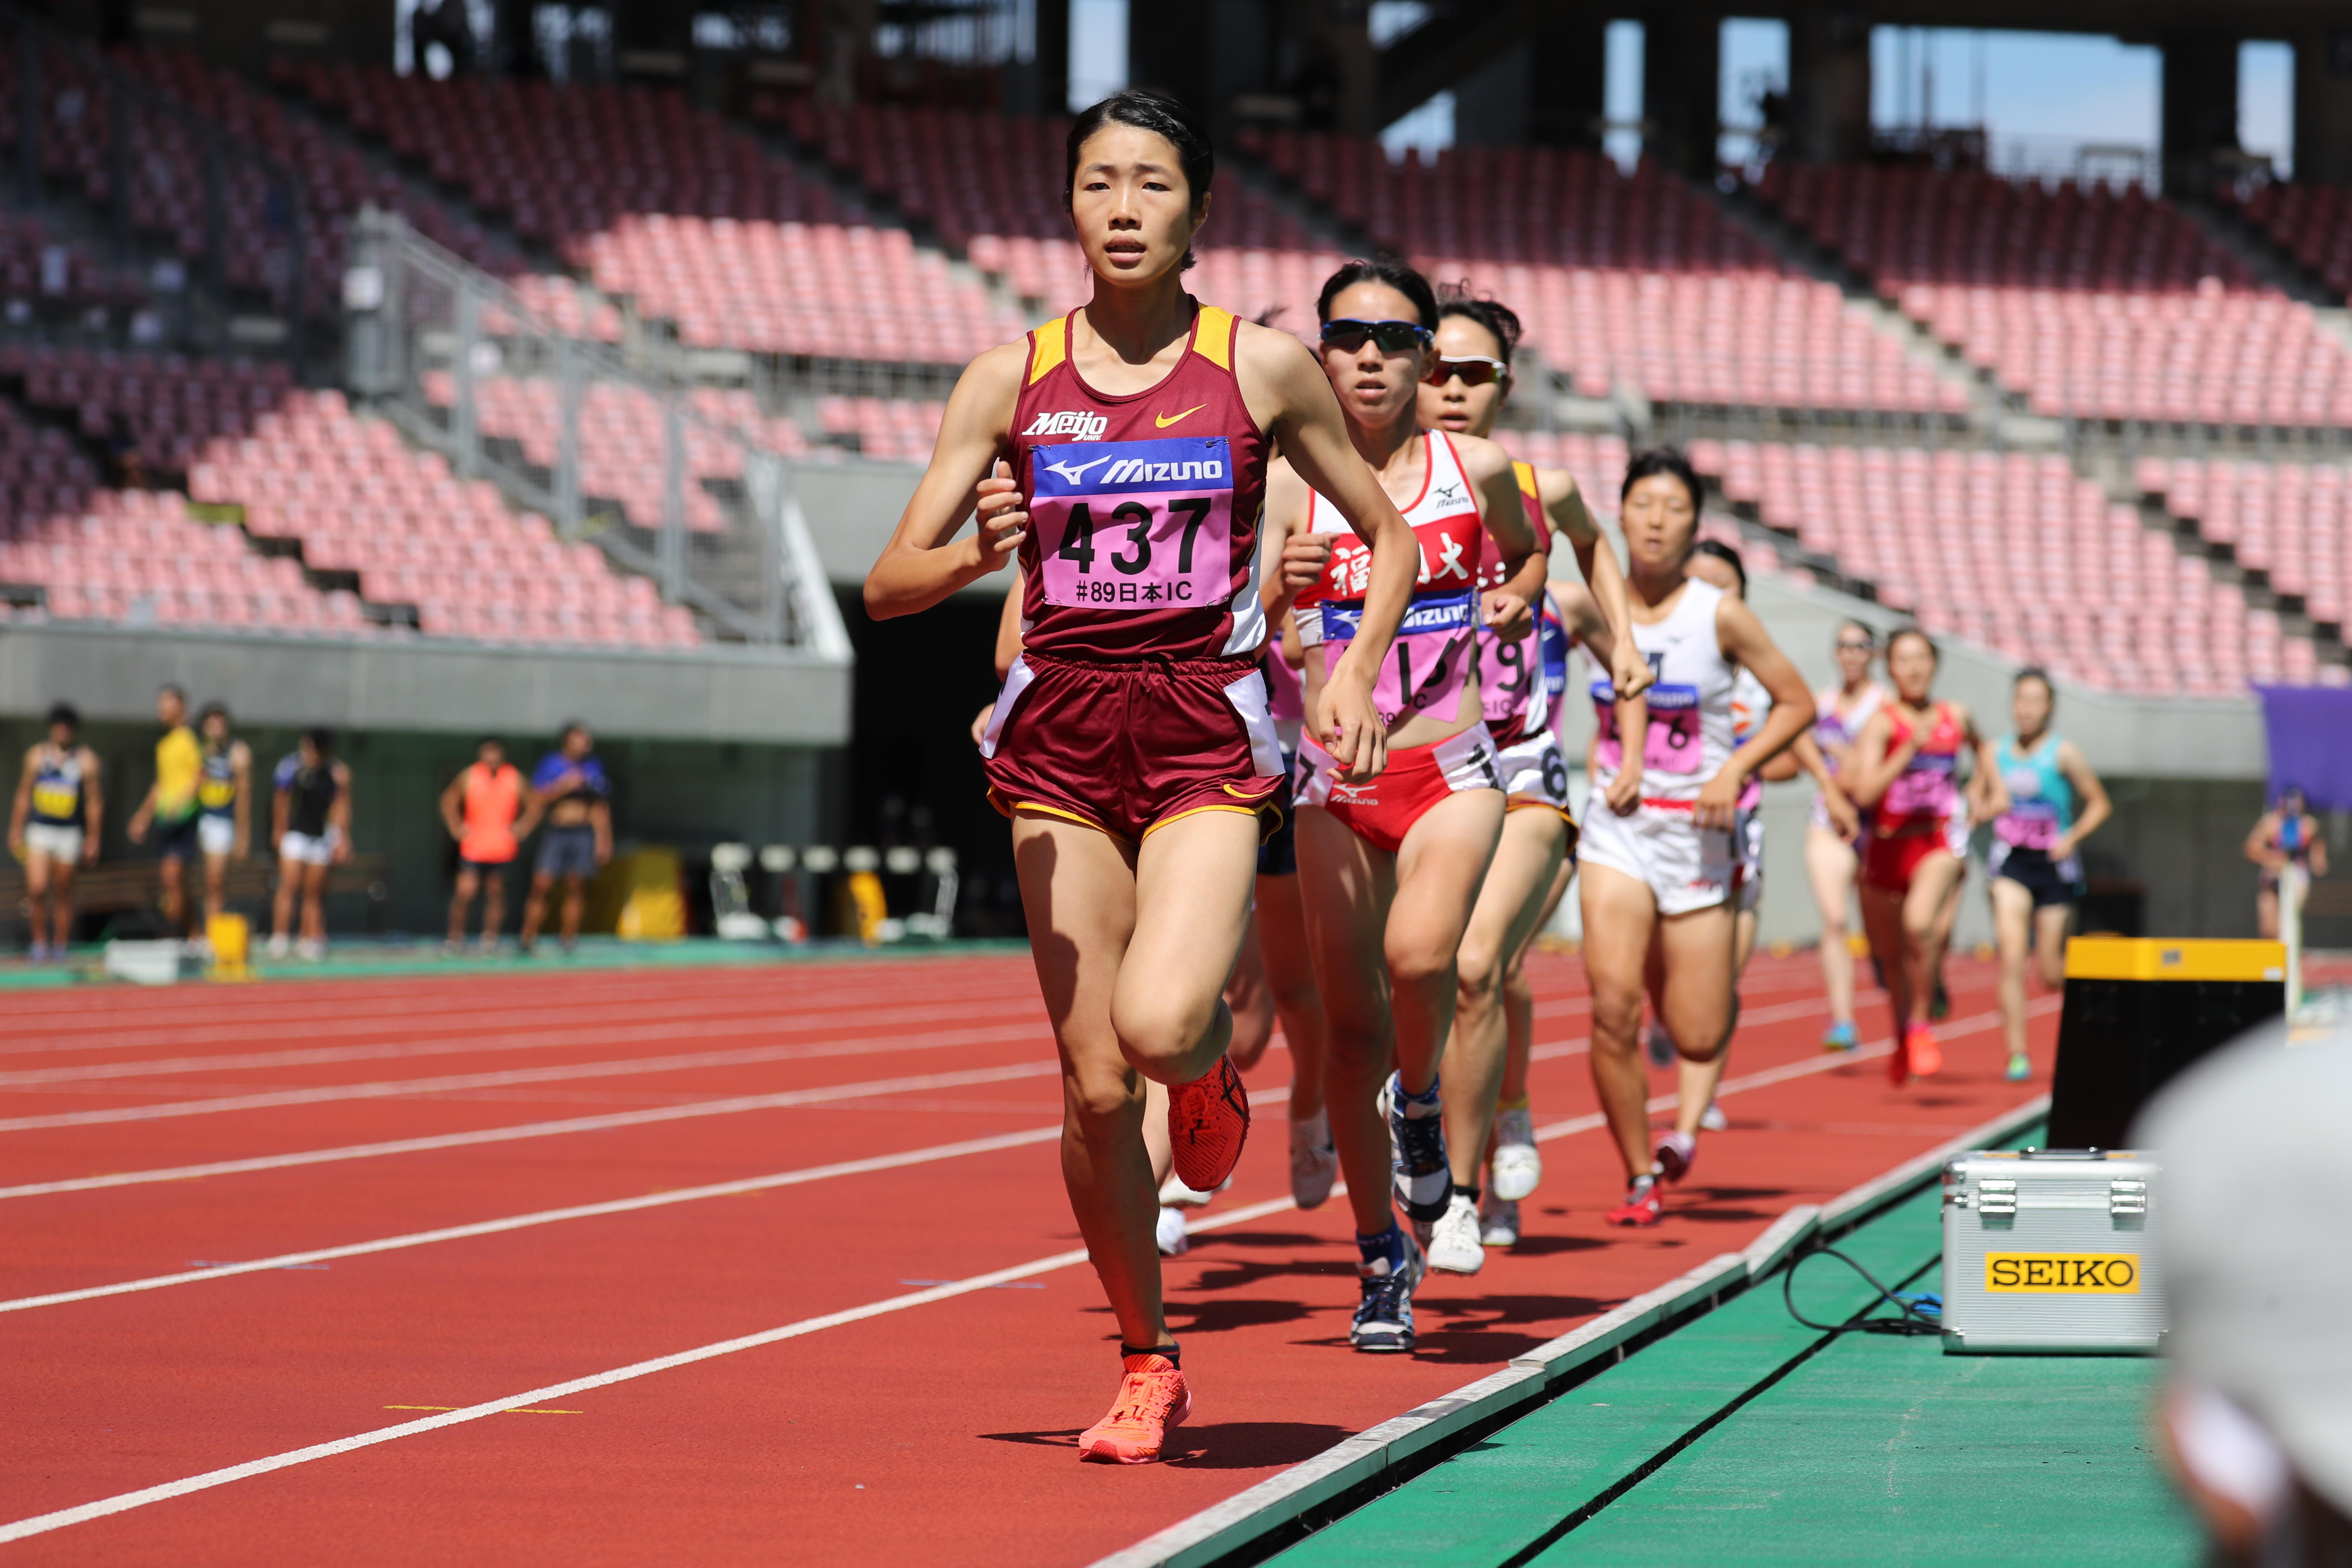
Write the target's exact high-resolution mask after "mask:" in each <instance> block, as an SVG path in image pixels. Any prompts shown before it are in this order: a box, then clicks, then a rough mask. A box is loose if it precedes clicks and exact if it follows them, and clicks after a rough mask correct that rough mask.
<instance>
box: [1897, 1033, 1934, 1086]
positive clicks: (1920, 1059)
mask: <svg viewBox="0 0 2352 1568" xmlns="http://www.w3.org/2000/svg"><path fill="white" fill-rule="evenodd" d="M1903 1049H1904V1054H1905V1055H1906V1056H1908V1057H1909V1058H1911V1070H1912V1071H1913V1072H1915V1073H1916V1074H1918V1075H1919V1076H1920V1077H1921V1078H1933V1077H1935V1076H1936V1075H1937V1073H1939V1072H1941V1071H1943V1070H1944V1047H1941V1046H1939V1045H1937V1043H1936V1031H1935V1030H1933V1029H1931V1028H1929V1027H1927V1025H1925V1024H1914V1025H1912V1026H1911V1027H1910V1028H1909V1029H1907V1030H1906V1031H1905V1032H1904V1035H1903Z"/></svg>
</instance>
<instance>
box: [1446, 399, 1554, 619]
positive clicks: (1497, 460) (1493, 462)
mask: <svg viewBox="0 0 2352 1568" xmlns="http://www.w3.org/2000/svg"><path fill="white" fill-rule="evenodd" d="M1454 445H1455V447H1456V448H1457V449H1466V455H1467V456H1468V457H1469V458H1470V460H1471V461H1472V462H1473V463H1475V464H1476V465H1478V466H1479V471H1477V472H1476V473H1475V479H1477V482H1478V502H1479V507H1478V510H1480V511H1481V512H1483V513H1485V514H1486V515H1485V521H1486V532H1487V534H1488V535H1489V536H1490V537H1491V538H1492V539H1493V540H1494V542H1495V543H1496V546H1497V547H1498V548H1499V549H1500V550H1501V551H1502V552H1503V564H1504V565H1505V566H1507V568H1509V575H1508V576H1507V578H1506V579H1505V580H1504V583H1503V585H1502V586H1501V587H1499V588H1490V589H1488V590H1487V591H1486V593H1485V594H1484V595H1480V600H1479V605H1478V613H1479V620H1480V622H1481V623H1482V624H1484V625H1485V626H1486V629H1487V630H1489V631H1491V632H1493V633H1494V634H1495V635H1496V637H1502V638H1504V639H1505V640H1506V641H1509V642H1517V641H1518V640H1519V639H1520V638H1522V637H1526V636H1527V635H1528V633H1529V632H1532V631H1534V630H1535V629H1536V606H1537V605H1539V604H1541V603H1542V602H1543V595H1544V578H1545V576H1546V574H1548V572H1549V568H1550V565H1551V563H1550V562H1549V560H1548V559H1547V558H1546V557H1545V556H1544V553H1543V552H1542V551H1541V550H1540V549H1539V548H1538V540H1537V538H1536V531H1535V530H1534V529H1532V528H1529V527H1528V512H1527V508H1526V506H1525V505H1524V504H1523V503H1522V501H1521V498H1520V495H1519V478H1518V475H1517V474H1516V473H1514V472H1513V471H1512V468H1511V457H1510V454H1509V453H1507V452H1506V451H1504V450H1503V448H1502V447H1499V446H1496V444H1495V443H1494V442H1492V441H1486V440H1482V439H1480V438H1479V437H1475V436H1472V437H1456V438H1455V441H1454Z"/></svg>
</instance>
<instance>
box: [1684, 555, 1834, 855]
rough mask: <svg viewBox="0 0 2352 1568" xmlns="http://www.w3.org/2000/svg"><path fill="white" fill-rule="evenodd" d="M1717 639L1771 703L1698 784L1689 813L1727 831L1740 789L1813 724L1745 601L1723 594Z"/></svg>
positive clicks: (1791, 676)
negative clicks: (1744, 740) (1718, 766)
mask: <svg viewBox="0 0 2352 1568" xmlns="http://www.w3.org/2000/svg"><path fill="white" fill-rule="evenodd" d="M1715 629H1716V638H1717V643H1718V645H1719V646H1720V647H1722V649H1723V654H1724V657H1725V658H1728V659H1730V660H1732V661H1733V662H1734V663H1736V664H1739V665H1744V666H1745V667H1747V669H1748V673H1749V674H1751V675H1753V676H1755V677H1756V679H1758V680H1759V682H1761V683H1762V684H1763V687H1764V689H1765V690H1766V691H1767V692H1768V693H1769V694H1770V696H1771V699H1772V710H1771V711H1770V712H1769V713H1767V714H1766V715H1765V716H1764V722H1762V723H1761V724H1759V725H1758V726H1757V727H1756V733H1754V734H1753V735H1750V736H1748V743H1747V744H1745V745H1743V746H1740V747H1738V749H1736V750H1735V751H1733V752H1732V753H1731V755H1730V756H1728V757H1727V758H1726V759H1724V763H1723V768H1722V771H1720V772H1719V773H1717V774H1716V775H1715V776H1714V777H1713V778H1711V779H1709V780H1707V781H1706V784H1702V785H1700V786H1699V792H1698V800H1697V802H1696V804H1695V805H1693V807H1692V810H1691V815H1692V816H1693V817H1694V818H1695V819H1696V821H1697V823H1698V825H1699V826H1701V827H1716V828H1728V827H1730V826H1732V824H1733V822H1734V821H1735V820H1736V819H1737V818H1738V803H1739V791H1740V787H1741V786H1742V785H1743V784H1746V783H1747V782H1748V775H1749V774H1750V773H1754V772H1755V771H1756V770H1757V769H1758V768H1759V767H1761V766H1763V765H1764V760H1765V759H1766V758H1767V757H1770V756H1774V755H1777V754H1778V753H1779V752H1780V750H1781V749H1782V748H1783V747H1785V746H1787V745H1789V744H1790V742H1794V741H1795V740H1796V738H1797V737H1798V736H1799V735H1801V734H1802V733H1803V732H1804V731H1807V730H1810V729H1811V728H1812V726H1813V694H1812V693H1811V692H1810V691H1808V690H1806V689H1805V678H1804V677H1803V676H1801V675H1799V674H1798V673H1797V667H1796V666H1795V665H1793V664H1790V662H1789V656H1788V655H1786V654H1784V653H1782V652H1781V651H1780V648H1779V647H1776V646H1775V645H1774V643H1773V641H1772V637H1771V634H1769V632H1767V631H1765V629H1764V623H1763V622H1761V621H1759V620H1758V619H1757V618H1756V612H1755V611H1753V610H1751V609H1749V608H1748V605H1747V602H1746V601H1745V600H1742V599H1735V598H1732V597H1731V596H1730V595H1725V596H1724V599H1723V602H1722V603H1721V604H1719V605H1717V606H1716V611H1715Z"/></svg>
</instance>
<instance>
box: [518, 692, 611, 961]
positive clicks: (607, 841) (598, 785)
mask: <svg viewBox="0 0 2352 1568" xmlns="http://www.w3.org/2000/svg"><path fill="white" fill-rule="evenodd" d="M595 752H596V737H595V736H593V735H592V734H590V733H589V732H588V726H587V725H585V724H567V725H565V726H564V727H563V736H562V739H561V740H559V741H558V742H556V744H555V750H553V751H551V752H548V753H547V755H545V756H543V757H541V758H540V759H539V766H538V767H536V768H534V769H532V770H531V775H530V794H531V800H532V803H533V804H534V805H536V806H537V807H538V808H539V809H540V810H541V811H542V812H544V813H546V816H547V826H546V829H545V830H544V831H543V832H541V834H540V836H539V861H538V864H537V865H535V866H534V867H533V868H532V869H531V878H530V899H529V900H526V901H525V903H524V905H523V911H522V934H521V942H522V950H523V952H531V951H532V950H533V949H535V948H536V947H537V946H538V945H539V926H540V921H541V920H543V919H544V918H545V917H546V914H547V895H548V891H549V889H552V888H553V887H554V886H555V882H556V879H558V878H562V881H563V923H562V928H561V930H562V942H563V951H564V952H571V951H572V949H573V948H574V947H577V946H578V945H579V943H580V911H581V907H582V906H583V904H584V903H585V902H586V898H587V895H586V888H587V882H588V879H589V878H591V877H593V876H594V875H595V874H596V868H598V867H599V866H602V865H604V862H606V861H607V860H610V859H611V858H613V808H612V795H613V784H612V781H611V780H610V779H608V778H606V777H605V776H604V763H600V762H598V761H597V760H596V754H595Z"/></svg>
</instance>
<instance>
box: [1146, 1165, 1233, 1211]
mask: <svg viewBox="0 0 2352 1568" xmlns="http://www.w3.org/2000/svg"><path fill="white" fill-rule="evenodd" d="M1233 1184H1234V1179H1233V1178H1232V1177H1231V1176H1227V1177H1226V1178H1225V1179H1224V1180H1223V1181H1222V1182H1220V1183H1218V1184H1217V1189H1216V1192H1212V1193H1204V1192H1202V1190H1201V1189H1200V1188H1198V1187H1190V1186H1186V1185H1185V1184H1184V1178H1183V1177H1181V1176H1180V1175H1178V1174H1176V1173H1174V1172H1173V1171H1171V1172H1170V1173H1168V1179H1167V1180H1166V1181H1164V1182H1162V1183H1160V1207H1162V1208H1171V1209H1204V1208H1207V1207H1208V1206H1209V1200H1210V1199H1212V1198H1213V1197H1215V1196H1216V1195H1217V1193H1222V1192H1223V1191H1224V1190H1225V1189H1226V1188H1227V1187H1230V1186H1232V1185H1233Z"/></svg>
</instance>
